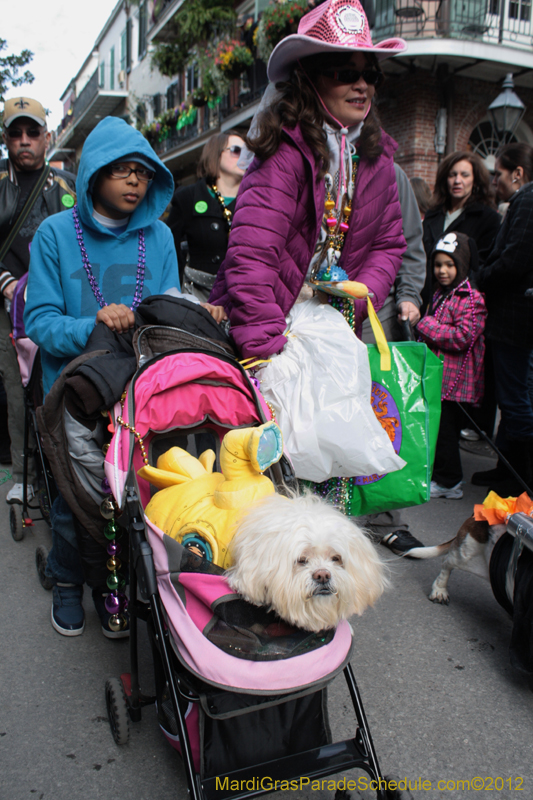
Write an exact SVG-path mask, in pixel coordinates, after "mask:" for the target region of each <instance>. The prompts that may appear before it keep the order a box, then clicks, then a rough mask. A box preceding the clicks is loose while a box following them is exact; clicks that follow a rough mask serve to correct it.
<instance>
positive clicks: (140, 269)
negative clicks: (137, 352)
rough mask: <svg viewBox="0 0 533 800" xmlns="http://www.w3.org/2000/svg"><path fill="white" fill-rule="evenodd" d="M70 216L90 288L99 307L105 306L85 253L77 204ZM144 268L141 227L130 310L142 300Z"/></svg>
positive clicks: (144, 255) (144, 252) (144, 259)
mask: <svg viewBox="0 0 533 800" xmlns="http://www.w3.org/2000/svg"><path fill="white" fill-rule="evenodd" d="M72 216H73V217H74V227H75V229H76V239H77V240H78V244H79V246H80V250H81V260H82V262H83V268H84V270H85V272H86V273H87V277H88V279H89V283H90V285H91V289H92V290H93V294H94V296H95V297H96V300H97V302H98V304H99V305H100V308H105V306H107V305H109V304H108V303H107V302H106V300H105V298H104V295H103V294H102V292H101V291H100V287H99V286H98V282H97V280H96V278H95V277H94V273H93V269H92V267H91V262H90V261H89V256H88V255H87V250H86V249H85V243H84V241H83V231H82V229H81V224H80V218H79V215H78V206H77V204H76V205H75V206H74V208H73V209H72ZM145 269H146V246H145V241H144V229H143V228H141V229H140V230H139V259H138V262H137V281H136V283H135V294H134V295H133V303H132V304H131V306H130V309H131V310H132V311H135V309H136V308H137V306H138V305H139V303H140V302H141V300H142V296H143V288H144V272H145Z"/></svg>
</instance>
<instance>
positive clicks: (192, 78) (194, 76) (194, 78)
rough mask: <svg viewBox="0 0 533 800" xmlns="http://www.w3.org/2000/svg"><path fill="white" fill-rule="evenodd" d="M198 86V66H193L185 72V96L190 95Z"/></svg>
mask: <svg viewBox="0 0 533 800" xmlns="http://www.w3.org/2000/svg"><path fill="white" fill-rule="evenodd" d="M198 85H199V77H198V64H193V65H192V66H191V67H189V69H188V70H187V94H190V93H191V92H193V91H194V90H195V89H197V88H198Z"/></svg>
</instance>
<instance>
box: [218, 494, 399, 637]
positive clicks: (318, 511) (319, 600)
mask: <svg viewBox="0 0 533 800" xmlns="http://www.w3.org/2000/svg"><path fill="white" fill-rule="evenodd" d="M231 547H232V550H231V555H232V558H233V562H234V563H233V566H232V567H230V569H229V570H228V571H227V572H226V577H227V578H228V582H229V584H230V586H231V587H232V588H233V589H234V590H235V591H236V592H238V593H239V594H241V595H242V596H243V597H244V599H245V600H247V601H248V602H250V603H253V604H254V605H261V606H268V607H269V608H270V609H271V610H273V611H275V612H276V613H277V614H278V615H279V616H280V617H281V618H282V619H284V620H286V621H287V622H289V623H291V624H292V625H295V626H297V627H298V628H303V629H304V630H308V631H322V630H326V629H328V628H335V627H336V626H337V625H338V623H339V622H340V620H342V619H347V618H348V617H350V616H351V615H352V614H359V615H361V614H362V613H363V611H364V610H365V608H367V606H371V605H373V604H374V602H375V601H376V600H377V599H378V597H380V595H381V594H382V592H383V590H384V589H385V587H386V586H387V585H388V580H387V578H386V576H385V568H384V566H383V564H382V562H381V560H380V558H379V556H378V554H377V552H376V549H375V547H374V545H373V544H372V543H371V541H370V540H369V539H368V537H367V536H366V535H365V533H363V531H362V530H361V529H360V528H358V527H357V525H355V524H354V523H353V522H351V521H350V520H349V519H348V518H347V517H345V516H344V515H343V514H342V513H341V512H340V511H338V510H336V509H335V508H334V507H333V506H331V505H330V504H329V503H327V502H325V501H324V500H321V499H320V498H318V497H315V496H313V495H311V494H306V495H303V496H301V497H293V498H286V497H283V496H282V495H279V494H275V495H272V496H270V497H267V498H266V499H264V500H262V501H260V502H259V503H257V504H254V505H253V506H252V507H251V508H250V510H249V511H247V512H246V513H245V516H244V517H243V518H242V519H241V521H240V524H239V526H238V528H237V531H236V534H235V536H234V538H233V542H232V546H231Z"/></svg>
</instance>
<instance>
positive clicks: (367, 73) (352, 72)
mask: <svg viewBox="0 0 533 800" xmlns="http://www.w3.org/2000/svg"><path fill="white" fill-rule="evenodd" d="M320 75H324V76H325V77H326V78H331V79H332V80H334V81H338V82H339V83H357V82H358V81H359V80H360V78H361V77H362V78H363V80H364V82H365V83H367V84H368V85H369V86H376V87H378V86H381V84H382V83H383V73H382V72H380V71H379V69H373V68H372V67H365V68H364V69H363V70H359V69H344V68H343V69H323V70H320Z"/></svg>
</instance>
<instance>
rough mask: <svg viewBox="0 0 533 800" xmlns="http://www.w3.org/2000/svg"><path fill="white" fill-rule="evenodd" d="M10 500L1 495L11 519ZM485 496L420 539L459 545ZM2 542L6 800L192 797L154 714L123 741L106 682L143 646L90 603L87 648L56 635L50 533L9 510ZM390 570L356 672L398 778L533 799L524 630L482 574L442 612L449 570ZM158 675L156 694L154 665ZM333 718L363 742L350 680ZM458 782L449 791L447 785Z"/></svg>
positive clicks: (426, 511) (443, 508) (420, 566)
mask: <svg viewBox="0 0 533 800" xmlns="http://www.w3.org/2000/svg"><path fill="white" fill-rule="evenodd" d="M463 463H464V467H465V477H466V478H469V477H470V475H471V474H472V472H473V471H475V470H476V469H485V468H489V467H490V466H491V465H492V462H491V461H489V460H488V459H486V458H481V457H479V456H473V455H470V454H464V453H463ZM7 488H8V485H3V486H0V504H1V505H0V507H2V508H4V509H7V506H5V505H3V500H4V498H5V494H6V491H7ZM483 496H484V490H483V489H479V488H476V487H473V486H471V485H470V484H469V483H467V484H466V485H465V496H464V499H463V500H461V501H456V500H435V501H432V502H431V503H429V504H427V505H426V506H423V507H420V508H416V509H411V510H410V511H408V512H406V514H407V516H408V519H409V520H410V522H411V525H412V531H413V533H414V534H415V535H416V536H417V537H418V538H420V539H421V540H422V541H423V542H424V543H425V544H436V543H438V542H441V541H446V540H447V539H449V538H451V536H453V535H454V534H455V532H456V531H457V529H458V528H459V526H460V524H461V523H462V521H463V520H464V519H465V518H466V517H467V516H469V515H470V514H471V512H472V507H473V504H474V503H475V502H481V501H482V500H483ZM0 535H1V537H2V551H1V552H2V558H1V559H0V580H1V585H2V587H3V591H2V594H1V600H0V609H1V611H0V642H1V645H0V648H1V651H0V652H1V682H0V800H33V799H35V800H97V799H99V798H103V799H105V800H170V799H171V798H185V797H186V787H185V782H184V777H183V772H182V768H181V764H180V761H179V758H178V757H177V756H176V755H175V753H174V752H173V751H172V750H171V749H170V748H169V747H168V745H167V744H166V742H165V740H164V739H163V736H162V735H161V733H160V731H159V729H158V726H157V723H156V718H155V711H154V709H153V708H149V709H147V710H146V711H145V712H144V714H143V720H142V722H141V723H138V724H135V725H132V726H131V729H132V733H131V739H130V743H129V744H128V745H126V746H124V747H121V748H118V747H116V746H115V744H114V742H113V740H112V738H111V734H110V732H109V727H108V724H107V719H106V710H105V702H104V691H103V689H104V683H105V680H106V679H107V678H108V677H111V676H115V675H116V676H118V675H119V674H120V673H121V672H124V671H128V645H127V643H126V642H125V641H118V642H113V641H111V642H110V641H107V640H105V639H104V638H103V636H102V634H101V632H100V629H99V625H98V621H97V617H96V613H95V611H94V609H93V608H92V602H90V597H88V599H87V603H86V609H87V627H86V630H85V633H84V635H83V636H81V637H78V638H73V639H67V638H63V637H61V636H59V635H58V634H57V633H56V632H55V631H54V630H53V629H52V627H51V625H50V603H51V595H50V593H47V592H45V591H44V590H43V589H42V588H41V586H40V584H39V583H38V580H37V577H36V573H35V567H34V555H35V548H36V546H37V545H38V544H40V543H43V544H47V545H48V544H49V533H48V530H47V529H46V527H45V526H44V524H43V523H40V527H38V528H36V529H34V530H33V531H31V532H29V533H28V535H27V537H26V538H25V539H24V541H22V542H18V543H17V542H14V541H13V540H12V538H11V536H10V533H9V524H8V513H7V510H6V512H5V514H3V516H2V522H1V530H0ZM380 550H382V552H383V554H384V555H386V554H387V551H385V550H384V549H383V548H380ZM386 557H387V556H386ZM389 560H390V561H391V567H392V582H393V586H392V588H391V590H390V591H389V592H388V593H387V595H386V596H385V597H384V598H382V599H381V600H380V602H379V603H378V605H377V607H376V608H375V609H374V610H371V611H369V612H367V613H366V614H365V615H364V616H363V617H362V618H361V619H356V620H354V629H355V655H354V658H353V662H352V663H353V667H354V671H355V675H356V679H357V681H358V683H359V687H360V689H361V692H362V695H363V702H364V704H365V709H366V712H367V716H368V719H369V724H370V726H371V731H372V734H373V737H374V743H375V746H376V749H377V753H378V757H379V759H380V761H381V765H382V768H383V771H384V772H385V773H386V774H394V775H396V776H398V777H399V778H407V779H408V780H410V781H411V785H412V786H414V785H415V781H416V780H417V779H422V780H427V781H431V782H432V788H431V789H426V790H415V791H413V792H412V797H413V798H415V799H416V800H422V799H424V800H440V799H441V798H442V800H455V799H456V798H461V799H462V798H470V797H478V798H494V799H496V798H501V799H502V800H504V799H505V800H509V799H510V798H522V800H531V798H533V757H532V747H531V742H532V738H533V693H532V692H531V691H530V689H529V688H528V686H527V684H526V682H525V680H524V679H523V678H522V677H521V676H520V675H519V674H517V673H516V672H515V671H513V669H512V668H511V666H510V664H509V659H508V645H509V638H510V633H511V622H510V620H509V618H508V617H507V615H506V613H505V612H504V611H503V610H502V609H501V608H500V607H499V606H498V605H497V603H496V601H495V600H494V598H493V596H492V593H491V590H490V586H489V585H488V584H485V583H484V582H482V581H481V580H480V579H478V578H476V577H474V576H470V575H466V574H463V573H454V574H453V576H452V578H451V581H450V593H451V604H450V605H449V606H448V607H446V606H439V605H434V604H432V603H430V602H429V601H428V599H427V594H428V592H429V590H430V587H431V583H432V581H433V579H434V577H435V575H436V574H437V572H438V571H439V563H440V562H439V561H438V560H435V561H427V562H412V561H401V560H399V559H397V558H395V557H392V556H391V557H390V559H389ZM143 663H144V665H145V666H146V669H145V675H146V678H145V681H144V688H145V689H146V690H149V689H150V684H151V679H150V675H149V661H148V659H147V657H146V655H145V657H144V658H143ZM329 708H330V716H331V722H332V727H333V730H334V734H337V736H347V735H349V734H350V732H351V731H352V730H353V715H352V711H351V705H350V702H349V699H348V697H347V693H346V691H345V689H344V685H343V679H342V678H341V679H339V680H337V681H336V683H335V684H334V686H333V688H332V690H331V692H330V697H329ZM475 777H480V778H482V779H488V778H492V779H497V778H499V779H503V780H502V781H498V782H495V783H492V784H491V783H490V782H488V781H485V789H483V790H482V791H474V790H470V791H463V790H457V789H454V788H453V786H454V785H456V784H455V783H454V782H457V781H461V780H472V779H473V778H475ZM442 780H444V781H448V782H449V783H448V790H446V789H445V788H444V787H445V784H444V785H442V786H443V788H442V789H441V790H439V789H438V788H437V782H438V781H442ZM426 785H427V784H426ZM502 785H503V787H504V788H503V789H502V790H501V791H500V790H498V787H501V786H502ZM510 786H511V788H509V787H510ZM487 787H488V788H487ZM519 788H520V789H521V791H516V790H518V789H519ZM288 796H292V797H293V799H294V800H295V798H300V797H313V798H317V800H318V797H319V796H320V797H321V796H322V793H320V794H319V793H317V792H309V793H308V794H305V793H300V792H295V793H293V794H292V795H289V794H288V793H286V792H285V793H279V794H277V795H275V797H276V798H279V799H281V798H282V797H284V798H287V797H288ZM357 796H358V795H357V794H356V793H354V794H353V795H352V798H355V797H357ZM363 796H364V797H365V798H366V797H368V794H366V793H363ZM329 797H332V793H330V794H329Z"/></svg>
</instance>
